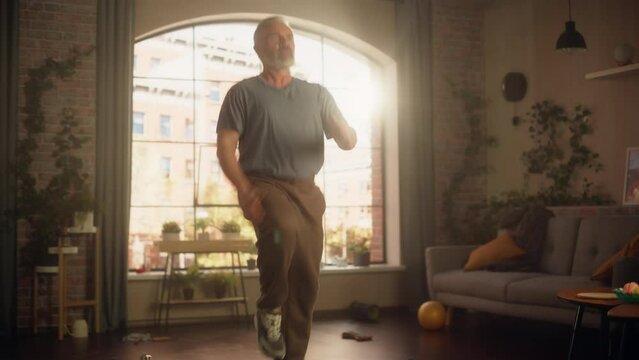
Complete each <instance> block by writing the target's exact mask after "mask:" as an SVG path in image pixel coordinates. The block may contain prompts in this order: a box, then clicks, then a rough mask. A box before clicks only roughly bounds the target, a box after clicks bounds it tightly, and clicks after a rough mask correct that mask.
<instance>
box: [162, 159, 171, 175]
mask: <svg viewBox="0 0 639 360" xmlns="http://www.w3.org/2000/svg"><path fill="white" fill-rule="evenodd" d="M160 174H162V177H163V178H164V179H170V178H171V158H170V157H166V156H163V157H161V158H160Z"/></svg>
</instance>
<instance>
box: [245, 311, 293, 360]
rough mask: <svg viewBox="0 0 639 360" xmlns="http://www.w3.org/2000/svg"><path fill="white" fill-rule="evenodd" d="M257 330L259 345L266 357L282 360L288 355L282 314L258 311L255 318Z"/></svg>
mask: <svg viewBox="0 0 639 360" xmlns="http://www.w3.org/2000/svg"><path fill="white" fill-rule="evenodd" d="M253 323H254V325H255V329H256V330H257V343H258V345H259V347H260V350H261V351H262V353H264V355H266V356H270V357H272V358H275V359H282V358H284V356H285V355H286V345H285V344H284V336H282V330H281V327H282V314H272V313H269V312H267V311H264V310H260V309H257V312H256V313H255V317H254V318H253Z"/></svg>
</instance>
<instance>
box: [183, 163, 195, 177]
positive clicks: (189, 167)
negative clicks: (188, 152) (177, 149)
mask: <svg viewBox="0 0 639 360" xmlns="http://www.w3.org/2000/svg"><path fill="white" fill-rule="evenodd" d="M184 177H185V178H187V179H192V178H193V160H191V159H187V160H186V161H185V162H184Z"/></svg>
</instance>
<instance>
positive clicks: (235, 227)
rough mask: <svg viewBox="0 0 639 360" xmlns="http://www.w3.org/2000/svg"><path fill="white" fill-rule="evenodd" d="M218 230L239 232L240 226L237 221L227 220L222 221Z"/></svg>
mask: <svg viewBox="0 0 639 360" xmlns="http://www.w3.org/2000/svg"><path fill="white" fill-rule="evenodd" d="M220 230H221V231H222V232H224V233H239V232H240V230H241V228H240V224H239V223H238V222H237V221H235V220H228V221H225V222H224V223H222V228H221V229H220Z"/></svg>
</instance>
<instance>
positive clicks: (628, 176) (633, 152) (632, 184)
mask: <svg viewBox="0 0 639 360" xmlns="http://www.w3.org/2000/svg"><path fill="white" fill-rule="evenodd" d="M623 204H624V205H639V147H629V148H628V150H627V154H626V172H625V177H624V186H623Z"/></svg>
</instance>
